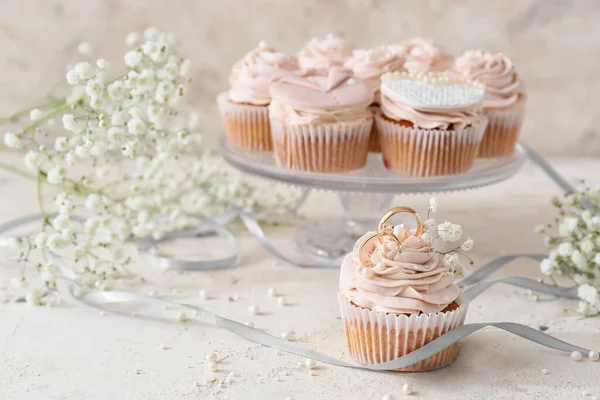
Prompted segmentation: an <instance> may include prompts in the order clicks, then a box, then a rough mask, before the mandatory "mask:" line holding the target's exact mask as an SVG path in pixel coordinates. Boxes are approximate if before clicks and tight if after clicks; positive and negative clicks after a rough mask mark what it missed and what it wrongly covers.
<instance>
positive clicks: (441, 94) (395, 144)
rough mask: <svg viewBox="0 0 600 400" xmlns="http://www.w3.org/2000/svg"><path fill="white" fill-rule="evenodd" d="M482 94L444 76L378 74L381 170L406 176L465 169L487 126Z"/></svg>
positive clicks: (474, 86)
mask: <svg viewBox="0 0 600 400" xmlns="http://www.w3.org/2000/svg"><path fill="white" fill-rule="evenodd" d="M484 90H485V89H484V86H483V85H481V84H479V83H476V82H467V81H466V80H464V79H461V78H456V77H451V76H450V75H447V74H439V73H438V74H435V73H429V74H420V73H417V72H414V71H411V72H404V73H398V72H395V73H391V74H386V75H383V77H382V81H381V112H379V113H378V114H377V115H376V116H375V121H376V123H377V130H378V132H379V138H380V140H381V148H382V150H381V151H382V154H383V162H384V164H385V166H386V168H387V169H388V170H390V171H392V172H394V173H397V174H400V175H407V176H439V175H454V174H461V173H465V172H467V171H469V169H471V167H472V166H473V162H474V161H475V157H476V155H477V151H478V150H479V145H480V143H481V139H482V137H483V132H484V130H485V126H486V123H487V119H486V117H485V115H484V113H483V110H482V108H481V104H482V101H483V97H484Z"/></svg>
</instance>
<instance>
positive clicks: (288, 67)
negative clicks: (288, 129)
mask: <svg viewBox="0 0 600 400" xmlns="http://www.w3.org/2000/svg"><path fill="white" fill-rule="evenodd" d="M297 70H298V61H297V60H296V58H295V57H292V56H289V55H287V54H284V53H280V52H277V51H275V50H273V48H271V46H269V45H268V44H267V43H266V42H265V41H262V42H260V43H259V45H258V47H257V48H255V49H253V50H252V51H250V52H249V53H248V54H246V55H245V56H244V57H243V58H242V59H241V60H240V61H238V62H237V63H236V64H235V65H234V66H233V68H232V70H231V75H230V77H229V83H230V85H231V88H230V89H229V92H225V93H221V94H219V96H218V97H217V103H218V106H219V110H220V112H221V117H222V119H223V123H224V125H225V134H226V136H227V142H228V144H229V145H230V146H232V147H235V148H239V149H245V150H254V151H270V150H272V149H273V143H272V139H271V127H270V123H269V113H268V110H269V104H270V103H271V95H270V93H269V84H270V83H271V80H272V79H273V78H275V77H276V76H279V75H281V74H283V73H289V72H291V71H297Z"/></svg>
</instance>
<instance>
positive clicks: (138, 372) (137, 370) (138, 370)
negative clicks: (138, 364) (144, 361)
mask: <svg viewBox="0 0 600 400" xmlns="http://www.w3.org/2000/svg"><path fill="white" fill-rule="evenodd" d="M134 372H135V373H136V374H137V375H139V374H141V373H142V370H140V369H137V368H136V369H135V370H134Z"/></svg>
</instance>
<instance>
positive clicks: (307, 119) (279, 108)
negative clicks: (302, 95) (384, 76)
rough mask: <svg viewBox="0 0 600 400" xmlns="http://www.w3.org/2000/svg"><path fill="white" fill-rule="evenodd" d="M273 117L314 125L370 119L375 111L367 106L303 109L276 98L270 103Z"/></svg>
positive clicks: (299, 123) (295, 123)
mask: <svg viewBox="0 0 600 400" xmlns="http://www.w3.org/2000/svg"><path fill="white" fill-rule="evenodd" d="M269 114H270V116H271V118H274V119H278V120H279V121H282V122H286V123H287V124H291V125H313V124H327V123H343V122H353V121H358V120H360V119H370V118H372V117H373V113H372V112H371V111H370V110H369V109H368V108H366V107H365V106H360V107H353V108H349V109H348V108H346V109H339V108H323V109H310V108H307V109H302V108H298V107H292V106H290V105H286V104H282V103H280V102H278V101H276V100H273V101H272V102H271V105H269Z"/></svg>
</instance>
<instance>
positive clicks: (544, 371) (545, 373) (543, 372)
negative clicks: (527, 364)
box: [542, 368, 550, 375]
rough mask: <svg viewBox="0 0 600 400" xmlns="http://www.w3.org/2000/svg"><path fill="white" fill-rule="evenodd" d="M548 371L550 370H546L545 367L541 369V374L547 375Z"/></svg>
mask: <svg viewBox="0 0 600 400" xmlns="http://www.w3.org/2000/svg"><path fill="white" fill-rule="evenodd" d="M549 373H550V371H548V370H547V369H546V368H544V369H542V374H544V375H548V374H549Z"/></svg>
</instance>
